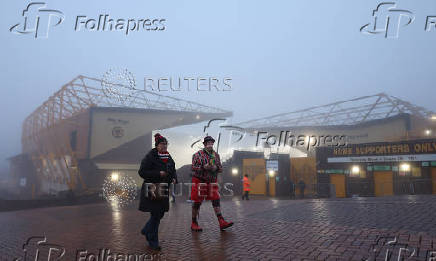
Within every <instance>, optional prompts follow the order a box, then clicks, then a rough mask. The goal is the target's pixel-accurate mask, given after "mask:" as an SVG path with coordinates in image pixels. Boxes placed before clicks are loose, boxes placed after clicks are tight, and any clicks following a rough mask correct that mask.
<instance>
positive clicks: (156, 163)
mask: <svg viewBox="0 0 436 261" xmlns="http://www.w3.org/2000/svg"><path fill="white" fill-rule="evenodd" d="M154 139H155V148H153V149H152V150H151V151H150V152H148V153H147V155H146V156H145V157H144V159H142V161H141V166H140V168H139V171H138V174H139V175H140V176H141V177H142V178H143V179H144V182H143V183H142V188H141V195H140V200H139V208H138V209H139V210H140V211H143V212H150V219H149V220H148V222H147V223H146V224H145V226H144V227H143V228H142V230H141V234H143V235H144V236H145V237H146V239H147V241H148V244H149V246H150V248H152V249H154V250H160V249H161V247H160V246H159V239H158V231H159V224H160V220H161V219H162V218H163V216H164V213H165V212H168V210H169V195H168V190H169V187H170V184H171V183H173V182H177V175H176V167H175V163H174V160H173V159H172V158H171V155H170V154H169V153H168V151H167V145H168V142H167V140H166V138H164V137H163V136H161V135H160V134H159V133H157V134H156V135H154Z"/></svg>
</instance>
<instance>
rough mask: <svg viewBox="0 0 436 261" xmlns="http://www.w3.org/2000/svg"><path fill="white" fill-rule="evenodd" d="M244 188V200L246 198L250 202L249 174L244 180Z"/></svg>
mask: <svg viewBox="0 0 436 261" xmlns="http://www.w3.org/2000/svg"><path fill="white" fill-rule="evenodd" d="M242 186H243V189H244V192H243V193H244V194H242V200H244V198H245V199H246V200H249V198H248V194H249V193H250V180H249V179H248V175H247V174H245V176H244V178H243V179H242Z"/></svg>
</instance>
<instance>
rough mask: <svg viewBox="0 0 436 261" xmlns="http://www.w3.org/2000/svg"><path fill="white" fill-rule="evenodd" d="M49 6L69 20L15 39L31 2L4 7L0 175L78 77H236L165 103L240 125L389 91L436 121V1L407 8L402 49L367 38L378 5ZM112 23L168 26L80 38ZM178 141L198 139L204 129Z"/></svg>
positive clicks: (397, 42)
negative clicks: (33, 116) (430, 20)
mask: <svg viewBox="0 0 436 261" xmlns="http://www.w3.org/2000/svg"><path fill="white" fill-rule="evenodd" d="M418 2H419V3H418ZM46 3H47V7H48V8H51V9H55V10H60V11H62V13H63V15H64V16H65V20H64V21H63V22H62V24H60V25H58V26H56V27H52V28H50V31H49V34H48V38H47V39H39V38H38V39H35V37H34V36H33V35H29V34H28V35H24V34H21V35H20V34H14V33H12V32H10V30H9V29H10V28H11V27H12V26H13V25H15V24H17V23H21V22H22V20H23V17H22V16H21V15H22V11H23V10H24V9H25V8H26V6H27V4H28V1H21V0H20V1H16V0H14V1H12V0H7V1H3V6H2V8H1V9H0V17H1V19H0V27H1V28H2V30H0V39H1V43H2V44H1V48H0V57H1V59H0V71H1V92H2V94H3V95H2V96H3V100H2V102H1V103H0V113H1V114H2V115H1V118H2V123H3V124H2V130H1V135H0V144H1V146H0V170H1V169H5V168H7V166H8V162H7V160H6V158H8V157H11V156H14V155H16V154H19V153H20V152H21V131H22V130H21V127H22V126H21V125H22V123H23V121H24V119H25V117H26V116H28V115H29V114H30V113H31V112H32V111H33V110H35V108H37V107H38V106H39V105H41V104H42V103H43V102H44V101H45V100H47V98H48V97H49V96H50V95H52V94H53V93H54V92H56V91H57V90H59V89H60V88H61V87H62V86H63V85H64V84H66V83H68V82H69V81H71V80H72V79H73V78H74V77H76V76H77V75H86V76H90V77H96V78H101V77H102V75H103V74H104V73H105V72H106V71H108V70H109V69H110V68H126V69H128V70H129V71H130V72H132V73H133V74H134V75H135V77H136V82H137V86H138V88H143V87H144V78H145V77H152V78H155V79H157V78H161V77H167V78H169V77H172V78H173V79H177V77H192V78H198V77H205V78H210V77H213V78H217V79H219V80H221V79H224V78H230V79H231V90H229V91H218V90H212V91H197V90H195V89H190V90H186V89H182V90H181V91H177V92H176V91H165V92H160V93H161V94H165V95H169V96H173V97H178V98H183V99H187V100H191V101H196V102H199V103H202V104H205V105H209V106H215V107H219V108H222V109H227V110H231V111H233V113H234V116H233V117H232V119H230V121H231V122H240V121H245V120H250V119H254V118H258V117H262V116H268V115H272V114H277V113H281V112H290V111H294V110H298V109H304V108H307V107H311V106H315V105H323V104H327V103H332V102H335V101H338V100H346V99H351V98H355V97H359V96H364V95H372V94H376V93H380V92H385V93H387V94H389V95H393V96H396V97H398V98H400V99H403V100H406V101H409V102H411V103H413V104H416V105H419V106H422V107H425V108H427V109H429V110H433V111H436V106H435V103H434V97H435V94H436V90H435V87H434V83H435V80H436V74H435V73H434V66H433V64H434V61H435V57H436V54H435V52H434V44H435V43H436V28H434V29H433V30H431V31H425V30H424V28H425V24H426V17H427V16H430V15H436V2H435V1H433V0H426V1H424V0H422V1H413V0H408V1H406V0H404V1H401V2H399V3H398V8H399V9H407V10H411V11H413V14H414V16H415V20H414V21H413V23H412V24H410V25H408V26H404V27H403V26H402V27H401V29H400V33H399V37H398V38H395V39H386V38H384V37H383V35H367V34H362V33H361V32H360V31H359V30H360V28H361V27H362V26H363V25H365V24H367V23H371V22H372V19H373V18H372V12H373V10H374V9H376V7H377V5H378V4H379V2H378V1H372V0H355V1H345V0H332V1H323V0H318V1H303V0H300V1H284V0H282V1H248V0H246V1H234V0H223V1H214V2H211V1H165V0H164V1H142V0H141V1H140V0H135V1H114V0H110V1H108V0H105V1H92V2H90V1H83V0H77V1H68V2H67V1H62V2H61V1H46ZM105 14H108V15H110V17H111V18H113V19H118V18H122V19H139V18H144V19H145V18H152V19H153V18H161V19H165V30H162V31H143V30H141V31H140V30H138V31H133V32H131V33H129V34H128V35H126V34H125V33H124V32H120V31H105V32H103V31H89V30H80V31H75V30H74V25H75V23H76V18H77V16H86V17H87V18H89V19H98V17H99V15H105ZM171 133H173V134H172V135H174V137H177V138H180V139H182V137H183V135H193V136H196V135H199V134H201V133H202V124H196V125H193V126H190V127H186V126H185V127H183V128H182V129H181V130H180V131H179V132H178V130H177V129H173V130H171ZM171 142H172V141H171ZM184 142H185V141H184ZM186 143H189V142H186ZM174 144H177V142H174ZM179 144H184V143H179ZM189 157H190V156H189ZM189 157H185V156H180V158H181V160H179V161H180V164H178V165H179V166H181V165H183V164H186V163H187V162H189ZM182 158H183V159H182ZM0 173H3V171H0Z"/></svg>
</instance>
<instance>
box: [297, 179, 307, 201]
mask: <svg viewBox="0 0 436 261" xmlns="http://www.w3.org/2000/svg"><path fill="white" fill-rule="evenodd" d="M298 188H299V189H300V198H304V189H305V188H306V183H304V181H303V180H302V179H300V182H298Z"/></svg>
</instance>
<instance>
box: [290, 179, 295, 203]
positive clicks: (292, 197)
mask: <svg viewBox="0 0 436 261" xmlns="http://www.w3.org/2000/svg"><path fill="white" fill-rule="evenodd" d="M289 192H290V193H289V194H290V198H291V199H295V184H294V182H292V180H290V182H289Z"/></svg>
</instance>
